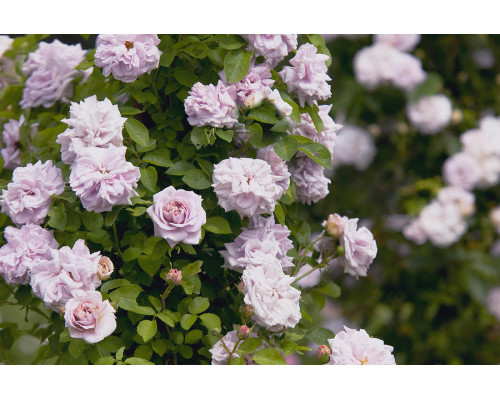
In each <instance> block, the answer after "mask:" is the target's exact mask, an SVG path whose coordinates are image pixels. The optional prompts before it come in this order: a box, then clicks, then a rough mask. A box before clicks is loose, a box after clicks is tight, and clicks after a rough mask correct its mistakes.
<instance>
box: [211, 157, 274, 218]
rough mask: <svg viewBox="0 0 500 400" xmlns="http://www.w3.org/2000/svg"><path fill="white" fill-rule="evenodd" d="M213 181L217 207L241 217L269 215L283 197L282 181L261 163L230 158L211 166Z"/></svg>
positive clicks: (268, 167)
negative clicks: (234, 211) (236, 213)
mask: <svg viewBox="0 0 500 400" xmlns="http://www.w3.org/2000/svg"><path fill="white" fill-rule="evenodd" d="M212 179H213V182H214V183H213V184H212V186H213V188H214V192H215V194H216V195H217V199H218V203H219V205H220V206H221V207H222V208H224V210H225V211H231V210H236V212H238V214H239V215H240V217H241V218H243V217H245V216H247V217H252V216H254V215H259V214H265V213H272V212H273V211H274V207H275V205H276V202H277V201H278V200H279V199H280V198H281V196H282V195H283V187H282V186H280V185H279V184H278V182H280V181H281V180H282V178H281V177H279V176H276V175H274V174H273V172H272V170H271V167H270V165H269V164H268V163H267V162H266V161H264V160H255V159H253V158H232V157H230V158H228V159H225V160H222V161H221V162H220V163H218V164H216V165H215V166H214V172H213V176H212Z"/></svg>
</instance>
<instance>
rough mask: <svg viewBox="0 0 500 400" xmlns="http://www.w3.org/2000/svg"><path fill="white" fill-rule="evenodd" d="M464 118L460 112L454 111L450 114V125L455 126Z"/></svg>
mask: <svg viewBox="0 0 500 400" xmlns="http://www.w3.org/2000/svg"><path fill="white" fill-rule="evenodd" d="M463 118H464V115H463V114H462V111H460V110H458V109H455V110H453V112H452V113H451V123H452V124H454V125H456V124H459V123H460V122H462V119H463Z"/></svg>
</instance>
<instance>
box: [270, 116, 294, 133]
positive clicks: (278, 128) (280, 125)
mask: <svg viewBox="0 0 500 400" xmlns="http://www.w3.org/2000/svg"><path fill="white" fill-rule="evenodd" d="M289 130H290V121H289V120H288V119H287V118H283V119H280V120H279V121H278V122H277V123H276V124H275V125H274V126H273V127H272V128H271V132H278V133H285V132H288V131H289Z"/></svg>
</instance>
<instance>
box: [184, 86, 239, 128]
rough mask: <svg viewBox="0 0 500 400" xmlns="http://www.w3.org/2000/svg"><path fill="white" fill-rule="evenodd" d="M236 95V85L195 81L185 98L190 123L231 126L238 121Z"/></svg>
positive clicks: (185, 107)
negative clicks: (208, 83)
mask: <svg viewBox="0 0 500 400" xmlns="http://www.w3.org/2000/svg"><path fill="white" fill-rule="evenodd" d="M236 97H237V95H236V89H235V87H234V86H232V85H231V86H225V85H224V83H223V82H222V81H219V82H218V83H217V86H214V85H212V84H210V85H203V84H202V83H200V82H197V83H195V84H194V85H193V87H192V88H191V91H190V92H189V96H188V97H187V98H186V100H184V109H185V111H186V114H187V116H188V122H189V124H191V125H192V126H205V125H210V126H214V127H216V128H222V127H226V128H231V127H232V126H233V125H234V124H236V123H237V122H238V107H237V105H236Z"/></svg>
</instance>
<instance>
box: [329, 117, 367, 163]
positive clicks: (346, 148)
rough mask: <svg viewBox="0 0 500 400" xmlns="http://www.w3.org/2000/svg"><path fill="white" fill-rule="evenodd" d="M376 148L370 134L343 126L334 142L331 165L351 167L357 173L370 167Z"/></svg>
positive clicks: (353, 127) (350, 126) (354, 127)
mask: <svg viewBox="0 0 500 400" xmlns="http://www.w3.org/2000/svg"><path fill="white" fill-rule="evenodd" d="M376 153H377V148H376V147H375V143H374V141H373V137H372V136H371V135H370V133H369V132H368V131H366V130H364V129H363V128H360V127H358V126H354V125H345V126H344V127H343V128H342V129H341V130H340V132H339V134H338V136H337V141H336V142H335V156H334V157H333V165H334V166H335V167H338V166H340V165H352V166H353V167H354V168H356V169H357V170H359V171H363V170H365V169H366V168H368V167H369V166H370V164H371V163H372V161H373V159H374V157H375V154H376Z"/></svg>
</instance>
